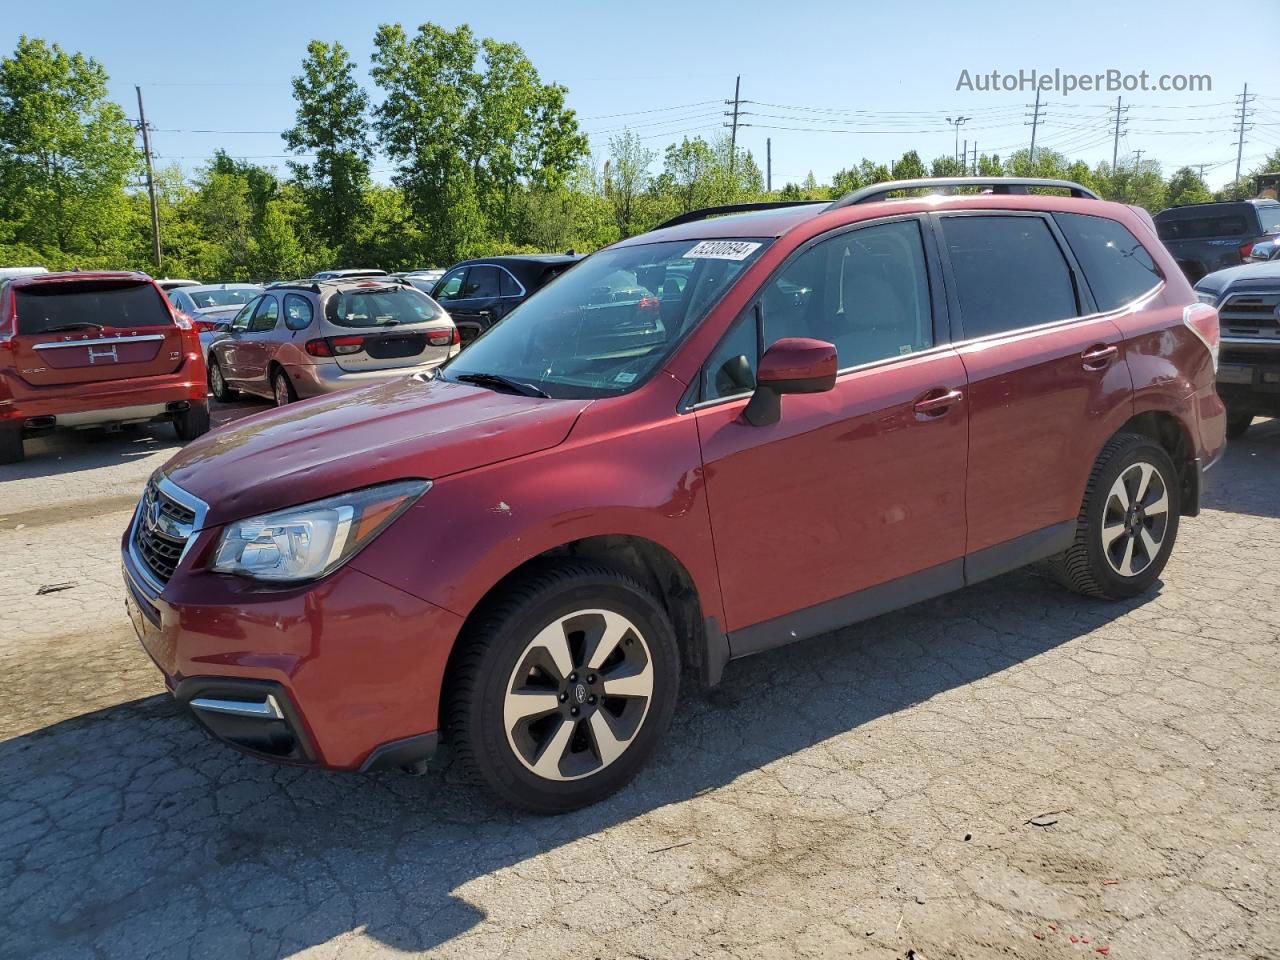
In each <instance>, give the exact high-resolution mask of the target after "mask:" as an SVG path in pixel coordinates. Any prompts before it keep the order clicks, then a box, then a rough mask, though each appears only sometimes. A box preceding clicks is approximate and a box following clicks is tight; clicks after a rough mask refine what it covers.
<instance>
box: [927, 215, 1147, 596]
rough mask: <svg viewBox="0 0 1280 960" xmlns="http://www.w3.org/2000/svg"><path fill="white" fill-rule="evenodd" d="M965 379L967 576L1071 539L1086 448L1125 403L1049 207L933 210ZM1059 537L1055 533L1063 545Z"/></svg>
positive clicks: (1093, 449)
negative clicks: (1044, 212)
mask: <svg viewBox="0 0 1280 960" xmlns="http://www.w3.org/2000/svg"><path fill="white" fill-rule="evenodd" d="M934 222H935V224H936V227H937V229H938V231H939V239H940V241H941V244H940V245H941V247H942V253H943V260H944V263H945V267H946V270H947V279H948V283H947V286H948V296H949V299H950V302H951V313H952V316H953V318H957V319H958V327H959V331H958V334H957V336H958V339H959V341H960V342H959V343H958V344H957V350H958V352H959V354H960V358H961V359H962V360H963V361H964V365H965V369H966V371H967V374H968V379H969V387H968V398H969V482H968V484H967V488H966V489H967V492H966V507H965V514H966V517H967V520H968V550H967V552H968V554H969V555H970V556H969V560H968V561H967V564H966V570H967V573H968V574H969V579H970V580H977V579H981V578H982V577H984V576H989V575H992V574H994V573H999V572H1003V571H1004V570H1005V569H1012V568H1013V567H1016V566H1021V565H1022V564H1023V563H1026V562H1029V561H1030V560H1032V559H1037V558H1036V557H1034V556H1030V555H1027V556H1023V555H1021V554H1020V553H1019V551H1020V550H1025V551H1027V552H1028V554H1035V553H1037V552H1040V553H1042V554H1044V553H1047V552H1052V550H1050V549H1049V548H1050V547H1053V546H1056V545H1057V540H1055V539H1054V538H1060V537H1065V538H1066V540H1067V541H1068V542H1069V541H1070V538H1071V535H1072V534H1073V533H1074V523H1075V518H1076V515H1077V514H1078V513H1079V510H1080V503H1081V499H1082V497H1083V495H1084V488H1085V483H1086V480H1087V478H1088V474H1089V471H1090V469H1092V467H1093V462H1094V459H1095V458H1096V457H1097V455H1098V452H1099V451H1100V450H1101V449H1102V446H1103V444H1104V443H1105V442H1106V440H1107V439H1108V438H1109V437H1110V436H1111V434H1112V433H1114V432H1115V430H1116V429H1117V428H1118V427H1119V426H1120V425H1121V424H1122V423H1123V422H1124V421H1125V420H1127V419H1128V417H1129V415H1130V411H1131V410H1132V405H1133V385H1132V381H1131V379H1130V376H1129V371H1128V367H1127V365H1126V363H1125V357H1124V352H1123V336H1122V334H1121V331H1120V329H1119V328H1118V327H1117V326H1116V324H1115V323H1114V322H1112V321H1111V320H1110V319H1108V318H1107V317H1105V316H1101V315H1099V314H1097V313H1096V312H1095V308H1094V305H1093V301H1092V298H1091V297H1090V295H1089V292H1088V288H1087V287H1086V285H1085V283H1084V279H1083V275H1082V273H1081V271H1080V269H1079V267H1078V265H1077V264H1076V262H1075V260H1074V258H1073V257H1072V256H1071V253H1070V250H1069V249H1068V248H1067V246H1066V243H1065V241H1064V240H1063V238H1062V236H1061V234H1060V233H1059V231H1058V229H1057V227H1056V225H1055V224H1054V223H1053V221H1052V219H1051V218H1050V217H1048V216H1047V215H1042V214H1039V213H1014V212H1007V211H1001V212H1000V213H955V214H935V215H934ZM1063 546H1065V544H1063Z"/></svg>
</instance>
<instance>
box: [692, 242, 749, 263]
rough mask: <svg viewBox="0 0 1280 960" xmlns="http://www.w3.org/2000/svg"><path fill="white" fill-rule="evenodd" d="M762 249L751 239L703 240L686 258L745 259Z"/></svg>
mask: <svg viewBox="0 0 1280 960" xmlns="http://www.w3.org/2000/svg"><path fill="white" fill-rule="evenodd" d="M759 249H760V244H758V243H752V242H751V241H750V240H703V241H702V242H701V243H699V244H698V245H697V246H695V247H694V248H693V249H692V250H690V251H689V252H688V253H686V254H685V255H684V259H686V260H745V259H747V257H749V256H751V254H753V253H755V252H756V251H757V250H759Z"/></svg>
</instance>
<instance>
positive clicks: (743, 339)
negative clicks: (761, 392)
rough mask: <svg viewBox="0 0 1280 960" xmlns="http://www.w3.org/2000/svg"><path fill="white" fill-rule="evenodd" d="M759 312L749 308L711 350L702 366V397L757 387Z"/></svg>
mask: <svg viewBox="0 0 1280 960" xmlns="http://www.w3.org/2000/svg"><path fill="white" fill-rule="evenodd" d="M756 353H757V338H756V312H755V309H754V308H753V309H751V310H748V311H747V312H746V313H745V314H743V315H742V316H741V317H739V318H738V319H737V321H736V322H735V323H734V325H733V327H732V329H730V330H729V333H728V334H727V335H726V336H725V338H724V339H723V340H721V341H720V343H719V344H718V345H717V346H716V348H715V349H714V350H713V351H711V356H710V357H709V358H708V359H707V362H706V364H705V365H704V366H703V368H702V386H701V397H702V399H703V400H718V399H719V398H720V397H732V396H736V395H737V394H747V393H750V392H751V391H752V390H754V389H755V388H756V373H755V371H756V362H757V359H758V358H757V356H756Z"/></svg>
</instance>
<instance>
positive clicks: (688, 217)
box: [653, 200, 827, 230]
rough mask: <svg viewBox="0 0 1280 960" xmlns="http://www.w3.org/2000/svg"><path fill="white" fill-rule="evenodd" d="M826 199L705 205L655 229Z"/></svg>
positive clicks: (797, 205) (803, 204)
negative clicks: (716, 205)
mask: <svg viewBox="0 0 1280 960" xmlns="http://www.w3.org/2000/svg"><path fill="white" fill-rule="evenodd" d="M826 202H827V201H826V200H769V201H766V202H762V203H728V204H725V205H724V206H722V207H703V208H702V209H701V210H690V211H688V212H687V213H682V214H680V215H678V216H675V217H672V218H671V219H670V220H668V221H666V222H665V223H660V224H658V225H657V226H656V227H654V228H653V229H655V230H663V229H665V228H666V227H678V226H680V224H682V223H694V222H696V221H698V220H706V219H708V218H709V217H718V216H720V215H721V214H723V213H747V212H748V211H751V210H778V209H781V208H782V207H802V206H805V205H807V204H816V203H823V204H825V203H826Z"/></svg>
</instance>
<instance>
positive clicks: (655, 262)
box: [444, 239, 768, 397]
mask: <svg viewBox="0 0 1280 960" xmlns="http://www.w3.org/2000/svg"><path fill="white" fill-rule="evenodd" d="M767 244H768V241H766V240H755V239H743V240H702V241H697V240H668V241H665V242H663V243H649V244H643V245H637V246H627V247H614V248H611V249H608V250H602V251H600V252H599V253H597V254H595V255H594V256H591V257H589V258H587V259H586V260H584V261H582V262H581V263H580V264H578V265H577V266H575V267H574V268H573V269H572V270H569V271H567V272H566V273H565V274H564V275H563V276H562V277H559V278H558V279H557V280H556V281H555V282H554V283H551V284H550V285H549V286H546V287H544V288H543V289H541V290H539V291H538V292H537V293H536V294H534V295H533V296H532V297H530V298H529V299H528V300H526V301H525V302H524V303H523V304H521V305H520V306H519V307H517V308H516V309H515V310H513V311H512V312H511V313H510V314H508V315H507V317H505V318H504V319H503V320H502V321H501V322H500V323H498V324H495V325H494V326H493V327H492V328H490V329H489V330H488V332H486V333H485V334H484V335H483V336H482V337H480V338H479V339H477V340H476V341H475V342H474V343H473V344H472V345H471V346H470V347H468V348H467V349H466V350H464V351H463V352H462V353H461V354H459V356H458V358H457V359H456V360H453V361H451V362H450V363H449V364H448V367H447V371H446V372H445V373H444V376H445V377H446V378H448V379H457V378H458V377H460V376H466V375H468V374H497V375H499V376H502V377H507V378H509V379H512V380H517V381H521V382H523V383H527V384H533V385H535V386H537V387H538V388H539V389H540V390H543V391H545V392H546V393H547V394H548V395H550V396H552V397H606V396H612V395H614V394H619V393H625V392H627V391H628V390H630V389H632V388H633V387H634V386H636V385H638V384H640V383H641V382H643V381H644V380H646V379H647V378H648V377H649V375H650V374H652V373H653V372H654V371H655V370H656V369H657V368H658V366H659V365H660V364H661V363H662V362H663V361H664V360H665V359H666V358H667V356H668V355H669V354H670V353H671V351H672V350H673V349H674V348H675V346H676V345H677V344H678V343H679V342H680V341H681V340H682V339H683V338H684V337H685V335H686V334H688V332H689V331H690V330H692V329H693V328H694V327H695V326H697V324H698V322H699V321H700V320H701V319H702V318H703V317H704V316H706V314H707V312H708V311H709V310H710V309H711V308H712V307H713V306H714V305H715V304H716V303H717V302H718V301H719V299H720V298H721V297H722V296H723V295H724V293H725V291H727V290H728V289H729V287H730V286H732V285H733V282H734V281H735V280H736V279H737V278H738V277H739V276H740V275H741V273H742V271H743V270H745V269H746V268H747V266H749V265H750V264H751V263H752V262H753V261H754V260H755V259H756V258H757V257H759V256H760V254H761V252H763V250H764V249H765V247H766V246H767Z"/></svg>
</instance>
